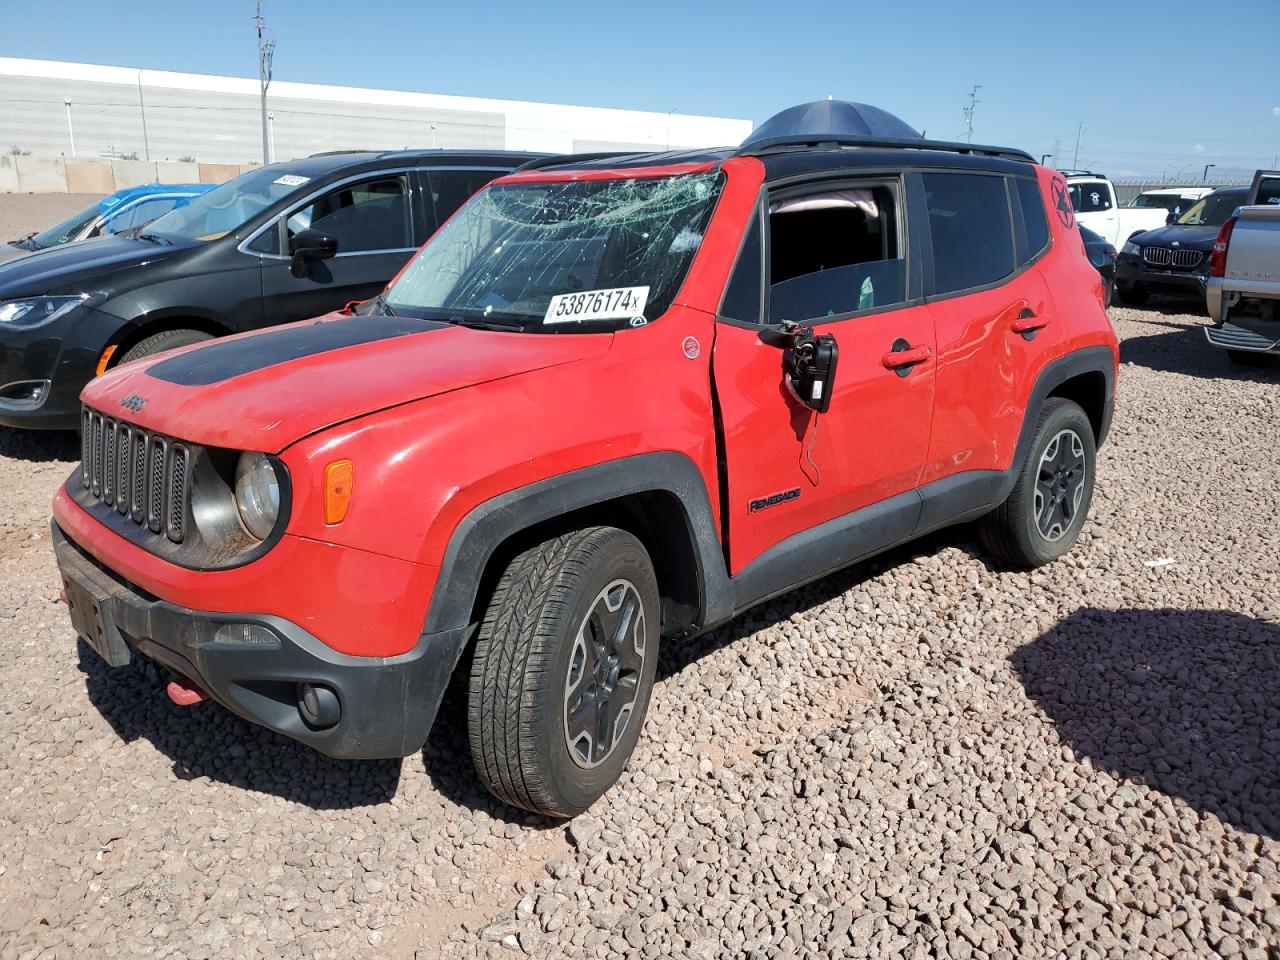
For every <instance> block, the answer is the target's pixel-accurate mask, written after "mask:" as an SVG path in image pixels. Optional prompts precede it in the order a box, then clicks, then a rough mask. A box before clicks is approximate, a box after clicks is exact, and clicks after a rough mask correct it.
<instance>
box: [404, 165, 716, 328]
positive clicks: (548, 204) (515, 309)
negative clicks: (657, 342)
mask: <svg viewBox="0 0 1280 960" xmlns="http://www.w3.org/2000/svg"><path fill="white" fill-rule="evenodd" d="M720 183H721V181H720V176H719V175H718V174H715V173H705V174H686V175H681V176H674V177H659V178H644V179H628V180H621V179H608V180H587V181H575V182H567V183H514V184H504V185H497V186H493V187H490V188H489V189H487V190H485V191H483V192H482V193H480V194H479V195H477V196H476V197H475V198H474V199H472V200H471V202H469V203H468V204H467V205H466V206H465V207H463V209H462V210H461V211H460V212H459V213H458V214H457V215H456V216H455V217H454V218H453V219H452V220H451V221H450V222H449V223H448V224H446V225H445V226H444V227H443V228H442V229H441V230H440V232H439V233H437V234H436V235H435V236H434V237H433V238H432V239H431V242H430V243H428V244H427V245H426V247H424V248H423V249H422V251H421V252H420V253H419V254H418V255H417V257H416V258H414V260H413V261H412V262H411V263H410V264H409V266H408V267H407V268H405V270H404V272H403V273H402V274H401V275H400V277H399V278H398V279H397V280H396V281H395V282H394V283H393V284H392V285H391V287H389V288H388V290H387V292H386V294H385V295H384V297H383V298H382V300H383V305H384V306H389V307H390V309H391V310H392V311H394V312H395V313H397V314H407V315H409V316H421V317H424V318H431V319H443V320H450V321H452V322H456V323H465V324H469V325H474V326H484V327H493V328H497V329H507V328H510V329H518V330H527V331H530V332H536V333H566V332H567V333H572V332H577V331H582V330H591V331H599V330H602V329H607V330H613V329H619V328H621V327H625V326H643V325H644V324H646V323H648V322H649V321H651V320H654V319H656V318H657V317H659V316H660V315H661V314H662V313H663V312H664V311H665V310H666V309H667V308H668V307H669V306H670V305H671V302H672V300H673V299H675V295H676V293H677V292H678V291H679V289H680V284H681V283H682V282H683V281H684V276H685V274H686V273H687V272H688V269H689V264H690V263H692V262H693V257H694V254H695V253H697V251H698V247H699V246H700V245H701V243H702V235H703V231H704V230H705V229H706V226H707V221H708V220H709V219H710V216H711V212H712V210H713V209H714V206H715V199H716V197H717V196H718V195H719V192H720Z"/></svg>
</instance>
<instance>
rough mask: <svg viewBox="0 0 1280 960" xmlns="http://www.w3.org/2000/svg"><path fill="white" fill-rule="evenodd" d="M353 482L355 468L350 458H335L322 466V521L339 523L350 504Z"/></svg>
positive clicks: (345, 514) (330, 523)
mask: <svg viewBox="0 0 1280 960" xmlns="http://www.w3.org/2000/svg"><path fill="white" fill-rule="evenodd" d="M354 484H355V468H354V467H352V465H351V461H350V460H335V461H333V463H331V464H329V465H328V466H327V467H325V468H324V522H325V523H327V524H329V525H330V526H332V525H333V524H335V523H341V522H342V521H343V520H344V519H346V516H347V508H348V507H350V506H351V488H352V487H353V486H354Z"/></svg>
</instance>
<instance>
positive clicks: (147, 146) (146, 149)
mask: <svg viewBox="0 0 1280 960" xmlns="http://www.w3.org/2000/svg"><path fill="white" fill-rule="evenodd" d="M138 112H139V113H140V114H142V152H143V154H144V156H145V159H147V160H150V159H151V141H150V140H149V139H148V138H147V105H146V103H144V102H143V99H142V71H141V70H139V71H138Z"/></svg>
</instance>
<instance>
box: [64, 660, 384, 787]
mask: <svg viewBox="0 0 1280 960" xmlns="http://www.w3.org/2000/svg"><path fill="white" fill-rule="evenodd" d="M77 647H78V653H79V668H80V672H81V673H83V674H84V678H85V686H86V688H87V690H88V693H89V699H90V701H92V702H93V705H94V706H95V707H97V709H98V711H99V712H100V713H101V714H102V716H103V717H104V718H105V719H106V721H107V722H108V723H109V724H111V728H112V729H113V730H114V731H115V732H116V735H117V736H119V737H120V739H121V740H123V741H125V742H126V743H132V742H133V741H134V740H137V739H139V738H143V739H146V740H147V741H149V742H150V743H151V744H152V745H153V746H154V747H155V748H156V749H157V750H159V751H160V752H161V753H163V754H164V755H165V756H167V757H168V758H169V759H170V760H171V761H172V762H173V772H174V775H175V776H176V777H178V778H179V779H182V780H196V779H199V778H201V777H208V778H209V779H210V780H216V781H219V782H221V783H226V784H229V785H231V786H234V787H239V788H241V789H247V790H257V791H259V792H261V793H269V794H273V795H275V796H279V797H283V798H284V799H286V800H291V801H293V802H295V803H301V804H305V805H306V806H308V807H311V808H313V809H315V810H344V809H348V808H351V807H362V806H368V805H371V804H378V803H385V802H386V801H388V800H390V799H391V798H392V797H393V796H395V793H396V790H397V789H398V787H399V784H400V766H401V762H400V761H399V760H364V761H344V760H333V759H330V758H329V757H326V756H324V755H323V754H321V753H318V752H317V751H315V750H313V749H311V748H310V747H306V746H303V745H302V744H301V743H298V742H297V741H295V740H291V739H289V738H288V737H285V736H282V735H280V734H278V733H273V732H272V731H270V730H267V729H265V728H263V727H259V726H257V725H256V724H252V723H249V722H248V721H246V720H243V719H241V718H240V717H238V716H236V715H235V714H234V713H232V712H231V711H230V710H227V709H225V708H223V707H222V706H220V705H218V704H216V703H212V702H206V703H200V704H196V705H195V706H192V707H179V706H176V705H175V704H173V703H172V702H171V701H170V700H169V698H168V697H167V696H166V695H165V685H166V684H167V683H168V680H169V676H168V675H167V673H166V671H164V670H163V669H161V668H159V667H157V666H156V665H155V664H153V663H151V662H149V661H147V660H145V659H144V658H142V657H137V656H135V657H134V658H133V662H132V663H130V664H129V665H128V666H125V667H119V668H112V667H109V666H107V664H106V662H105V661H103V660H102V658H101V657H99V656H98V655H97V654H96V653H94V652H93V651H92V650H90V649H89V648H88V647H87V646H86V645H85V644H84V642H83V641H80V642H78V644H77Z"/></svg>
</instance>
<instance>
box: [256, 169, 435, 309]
mask: <svg viewBox="0 0 1280 960" xmlns="http://www.w3.org/2000/svg"><path fill="white" fill-rule="evenodd" d="M303 230H315V231H318V232H320V233H324V234H326V235H328V236H331V237H333V238H334V239H335V240H337V242H338V252H337V255H336V256H334V257H331V258H329V259H327V260H312V261H310V262H309V267H310V272H309V274H308V275H307V276H305V277H295V276H294V275H293V274H292V272H291V271H290V261H291V258H290V256H289V241H290V239H291V238H292V237H294V236H295V235H297V234H298V233H300V232H301V231H303ZM268 232H271V231H268ZM414 234H415V231H414V228H413V209H412V204H411V203H410V193H409V181H408V175H407V174H390V175H388V174H385V173H384V174H381V175H379V176H372V177H370V178H369V179H367V180H360V181H357V182H355V183H348V184H345V185H343V186H341V187H337V188H335V189H334V190H331V191H330V192H328V193H326V194H324V195H323V196H321V197H319V198H318V199H315V200H311V201H308V202H307V203H306V204H305V205H304V206H302V207H299V208H297V209H294V210H292V211H290V212H289V213H288V214H286V215H284V216H283V217H282V218H281V220H280V222H279V223H278V224H277V226H276V230H275V238H274V241H273V251H272V253H270V254H268V255H266V256H264V257H263V260H262V302H263V312H264V314H265V317H266V321H267V322H268V323H271V324H275V323H288V322H289V321H292V320H305V319H307V318H309V317H316V316H319V315H320V314H323V313H328V312H329V311H330V310H336V309H338V308H339V307H341V306H343V305H344V304H346V303H347V302H349V301H351V300H367V299H368V298H369V297H372V296H374V295H376V294H377V293H378V292H379V291H380V290H381V289H382V288H383V287H384V286H386V284H387V281H389V280H390V279H391V278H392V277H393V276H395V273H396V271H397V270H399V269H400V268H401V267H402V266H404V264H405V262H406V261H407V260H408V259H409V257H410V256H411V255H412V254H413V252H414V249H415V244H414ZM270 239H271V238H268V240H270ZM253 249H255V252H256V251H257V246H256V244H255V246H254V248H253Z"/></svg>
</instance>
